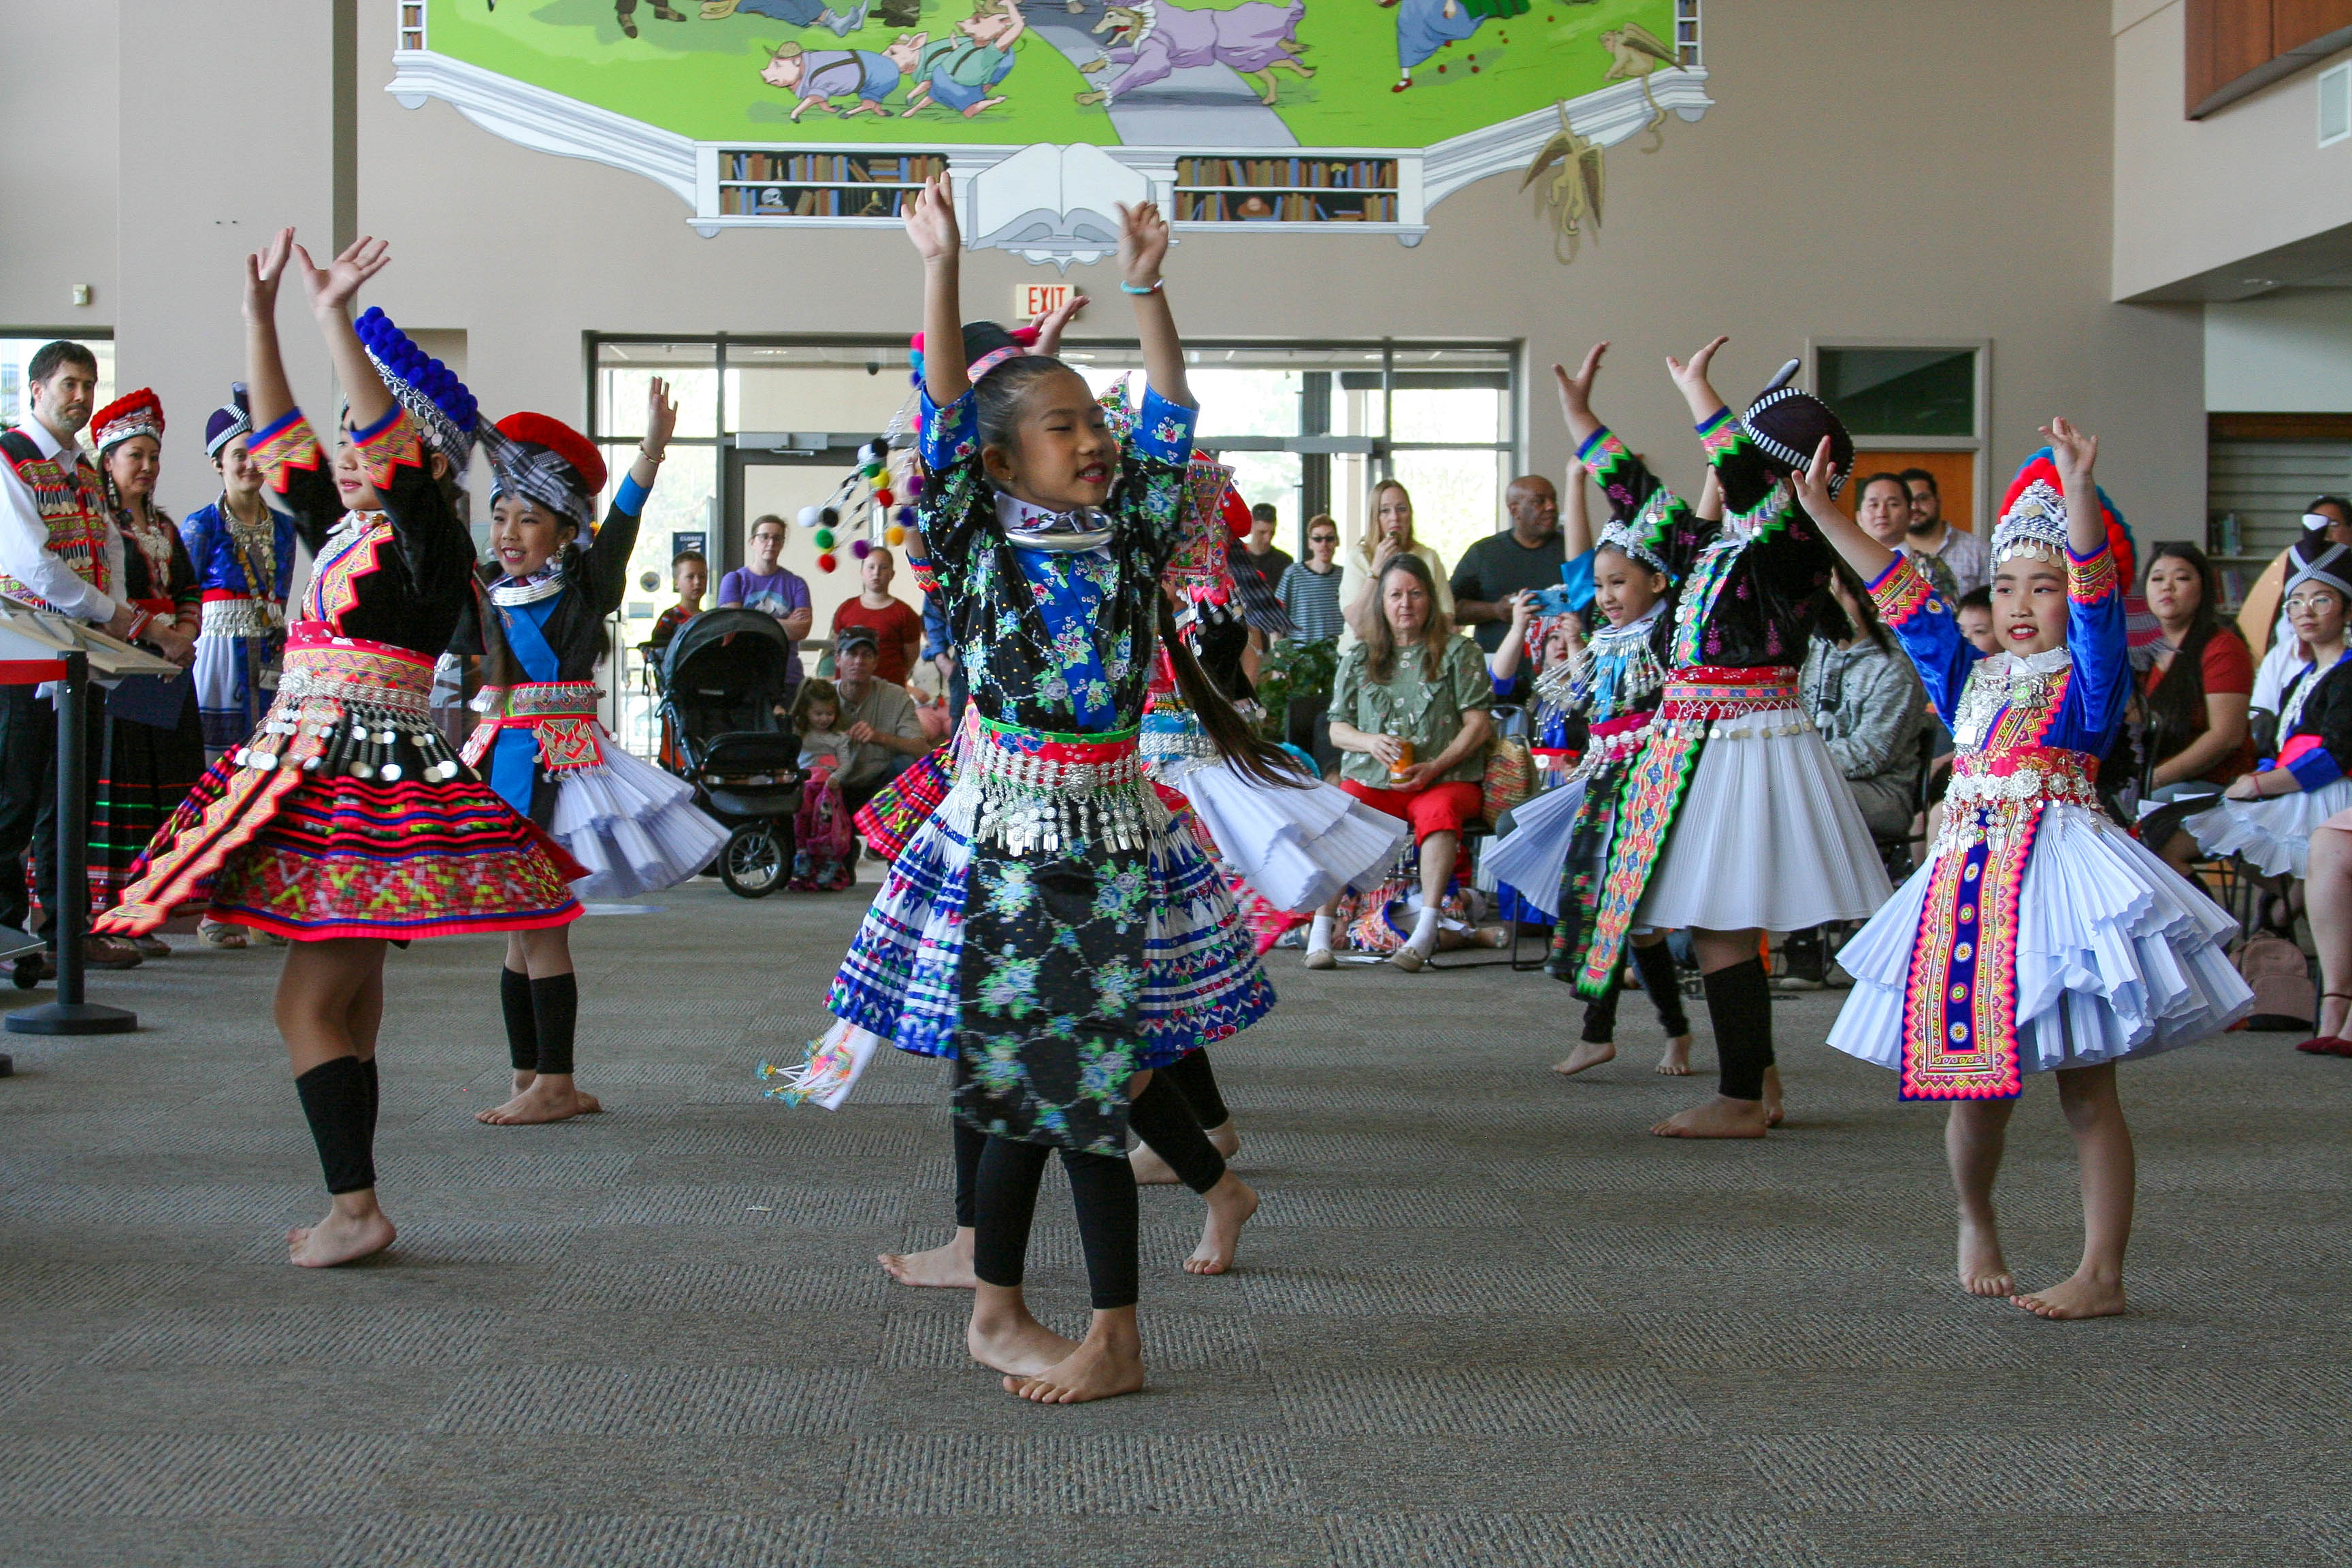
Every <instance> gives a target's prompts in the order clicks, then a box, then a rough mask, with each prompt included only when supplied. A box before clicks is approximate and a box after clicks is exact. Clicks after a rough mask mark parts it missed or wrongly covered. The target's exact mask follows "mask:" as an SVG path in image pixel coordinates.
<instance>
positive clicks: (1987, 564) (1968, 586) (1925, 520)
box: [1899, 468, 1992, 594]
mask: <svg viewBox="0 0 2352 1568" xmlns="http://www.w3.org/2000/svg"><path fill="white" fill-rule="evenodd" d="M1899 477H1900V478H1901V479H1902V480H1903V488H1904V489H1906V490H1908V491H1909V492H1910V495H1911V536H1910V537H1909V538H1908V539H1906V540H1905V541H1904V542H1903V545H1904V548H1905V549H1906V550H1908V551H1909V552H1911V553H1912V554H1914V555H1932V556H1934V557H1935V558H1936V559H1937V560H1938V561H1941V562H1942V563H1944V565H1945V567H1946V568H1947V569H1948V570H1949V571H1950V573H1951V574H1952V582H1953V584H1955V585H1956V586H1957V587H1958V589H1959V591H1960V592H1961V593H1963V594H1966V593H1970V592H1972V591H1974V590H1975V589H1978V588H1981V587H1984V586H1986V585H1987V584H1990V583H1991V581H1992V556H1991V554H1990V552H1988V551H1987V550H1986V549H1985V542H1984V541H1983V540H1981V539H1979V538H1978V537H1977V536H1976V535H1975V534H1973V533H1970V532H1969V531H1968V530H1967V529H1964V528H1954V527H1953V526H1952V525H1951V524H1950V523H1949V522H1948V521H1945V520H1944V497H1943V494H1942V492H1940V491H1939V490H1937V489H1936V476H1935V475H1933V474H1931V473H1929V472H1928V471H1927V469H1925V468H1906V469H1904V470H1903V472H1902V474H1901V475H1900V476H1899Z"/></svg>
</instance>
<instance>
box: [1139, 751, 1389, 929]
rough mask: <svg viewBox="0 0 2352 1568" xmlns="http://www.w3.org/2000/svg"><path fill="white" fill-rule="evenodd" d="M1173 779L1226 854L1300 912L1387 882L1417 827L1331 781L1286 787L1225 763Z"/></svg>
mask: <svg viewBox="0 0 2352 1568" xmlns="http://www.w3.org/2000/svg"><path fill="white" fill-rule="evenodd" d="M1167 782H1168V783H1169V784H1171V786H1172V787H1174V788H1176V789H1178V790H1181V791H1182V792H1183V795H1184V798H1185V799H1186V800H1188V801H1190V802H1192V811H1193V814H1194V815H1195V816H1198V817H1199V818H1200V819H1201V825H1202V826H1203V827H1206V828H1207V829H1208V830H1209V837H1212V838H1213V839H1214V840H1216V845H1217V853H1218V855H1219V856H1220V857H1222V858H1223V859H1224V861H1225V862H1226V863H1227V864H1228V865H1230V866H1231V867H1233V868H1234V870H1236V871H1238V872H1240V873H1241V877H1242V879H1243V880H1244V881H1245V882H1247V883H1248V884H1249V885H1250V886H1251V887H1253V888H1255V889H1257V892H1258V894H1259V896H1261V897H1262V898H1264V899H1265V901H1266V902H1267V903H1269V904H1272V905H1273V906H1274V907H1275V908H1276V909H1278V910H1288V911H1290V912H1291V913H1293V914H1298V913H1303V912H1305V911H1306V910H1312V909H1317V908H1319V907H1320V906H1322V905H1323V904H1326V903H1328V902H1329V901H1330V900H1333V899H1335V898H1337V897H1338V896H1339V894H1340V893H1342V892H1344V891H1346V890H1347V889H1349V888H1357V889H1369V888H1372V887H1375V886H1377V885H1379V883H1380V882H1381V880H1382V879H1384V878H1385V877H1386V876H1387V875H1388V872H1389V869H1390V868H1391V867H1393V866H1394V865H1395V864H1396V863H1397V861H1398V859H1399V858H1401V857H1402V855H1403V854H1404V850H1405V846H1406V845H1407V844H1408V843H1410V842H1411V840H1412V826H1411V825H1409V824H1407V823H1405V822H1403V821H1402V820H1400V819H1399V818H1396V817H1393V816H1389V815H1387V814H1386V813H1384V812H1378V811H1374V810H1373V809H1372V808H1371V807H1370V806H1368V805H1364V804H1363V803H1362V802H1361V801H1359V800H1357V799H1356V798H1355V797H1354V796H1353V795H1349V794H1348V793H1347V792H1346V791H1344V790H1338V789H1334V788H1332V787H1331V786H1330V785H1329V784H1314V785H1312V786H1311V787H1309V788H1307V789H1282V788H1278V787H1276V786H1275V785H1273V784H1260V783H1258V782H1257V781H1256V780H1255V779H1253V778H1250V777H1248V776H1247V775H1246V774H1244V773H1240V772H1238V771H1237V770H1235V769H1234V767H1233V766H1231V765H1230V764H1229V763H1223V762H1212V763H1203V764H1202V765H1201V766H1198V767H1193V768H1188V769H1186V770H1185V771H1184V772H1183V773H1180V774H1178V775H1177V776H1175V777H1174V778H1171V779H1169V780H1168V781H1167Z"/></svg>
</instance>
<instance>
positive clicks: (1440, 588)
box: [1339, 479, 1454, 653]
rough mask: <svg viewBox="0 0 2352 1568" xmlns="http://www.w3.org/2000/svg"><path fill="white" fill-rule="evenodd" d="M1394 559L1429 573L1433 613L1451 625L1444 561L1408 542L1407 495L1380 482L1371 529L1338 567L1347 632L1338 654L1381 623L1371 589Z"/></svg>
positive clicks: (1395, 483) (1409, 507) (1375, 491)
mask: <svg viewBox="0 0 2352 1568" xmlns="http://www.w3.org/2000/svg"><path fill="white" fill-rule="evenodd" d="M1398 555H1412V556H1415V557H1417V558H1419V560H1420V562H1421V563H1422V564H1423V566H1425V567H1427V568H1428V569H1429V580H1430V581H1431V582H1432V583H1433V584H1436V587H1437V605H1436V611H1437V613H1438V614H1439V615H1441V616H1444V617H1445V618H1446V622H1447V624H1448V625H1449V626H1450V625H1451V624H1452V623H1453V619H1454V590H1453V589H1451V588H1450V587H1448V586H1447V585H1446V578H1445V558H1444V556H1442V555H1440V554H1438V552H1437V546H1435V545H1433V544H1423V543H1421V542H1419V541H1418V540H1416V539H1414V537H1413V532H1412V491H1410V490H1408V489H1405V488H1404V486H1403V485H1402V484H1401V483H1399V482H1398V481H1397V480H1395V479H1382V480H1381V482H1380V483H1378V484H1376V485H1374V486H1373V487H1372V521H1371V527H1370V530H1368V531H1366V533H1365V535H1364V537H1363V539H1362V540H1361V541H1360V542H1358V543H1357V545H1356V547H1355V548H1354V549H1353V550H1350V551H1349V552H1348V554H1347V558H1346V559H1345V560H1344V561H1343V562H1341V563H1340V571H1341V573H1342V575H1341V577H1340V579H1339V611H1340V614H1342V615H1344V616H1346V617H1347V626H1348V629H1347V630H1346V631H1345V632H1343V633H1342V634H1341V635H1340V637H1339V651H1340V652H1342V653H1345V652H1346V651H1347V650H1348V649H1349V648H1350V647H1354V646H1355V643H1356V639H1357V638H1359V637H1369V636H1370V631H1369V629H1368V628H1370V626H1372V625H1373V623H1375V622H1377V621H1378V620H1379V619H1380V618H1381V606H1380V595H1379V594H1378V593H1377V592H1376V587H1377V584H1379V582H1380V578H1381V574H1382V573H1384V572H1386V571H1387V570H1388V564H1389V562H1390V561H1391V559H1393V558H1394V557H1396V556H1398Z"/></svg>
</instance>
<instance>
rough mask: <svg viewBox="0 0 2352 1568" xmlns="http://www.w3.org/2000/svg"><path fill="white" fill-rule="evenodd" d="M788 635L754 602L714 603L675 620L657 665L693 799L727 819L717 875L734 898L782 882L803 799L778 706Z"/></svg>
mask: <svg viewBox="0 0 2352 1568" xmlns="http://www.w3.org/2000/svg"><path fill="white" fill-rule="evenodd" d="M792 651H793V645H792V639H791V638H790V637H786V636H785V635H784V628H783V627H782V626H778V625H777V624H776V621H775V617H773V616H766V615H762V614H761V613H760V612H759V611H757V610H741V609H732V610H712V611H710V612H709V613H708V614H706V615H700V616H696V617H695V618H694V619H692V620H690V621H688V622H687V624H686V625H685V626H681V627H679V628H678V633H677V636H676V637H672V638H671V639H670V644H669V647H668V650H667V652H665V653H664V654H663V656H662V659H661V663H660V665H659V667H658V669H657V677H658V679H659V682H660V686H661V716H662V722H663V723H664V724H665V725H666V726H667V728H668V731H669V733H670V738H671V742H672V747H673V755H674V758H675V765H676V769H677V773H678V776H680V777H681V778H683V779H685V780H686V781H687V782H688V783H689V784H692V785H694V799H695V804H696V805H699V806H701V807H702V809H703V810H705V811H707V812H709V814H710V815H711V816H715V817H717V818H718V819H719V821H721V822H724V823H728V824H730V825H731V826H733V828H734V831H733V832H732V833H730V835H728V838H727V846H726V847H725V848H723V849H721V850H720V851H719V880H720V881H722V882H724V883H726V884H727V890H728V891H729V892H730V893H733V894H735V895H736V896H737V897H739V898H745V899H761V898H765V897H767V896H768V895H769V894H770V893H772V892H774V891H775V890H776V889H778V888H781V887H782V886H783V885H784V879H785V878H786V877H787V876H789V875H790V873H791V871H792V865H793V813H794V812H796V811H798V810H799V809H800V805H801V785H802V784H803V783H804V782H806V781H805V775H803V773H802V772H801V770H800V753H801V745H800V740H799V738H798V737H797V736H795V735H793V733H792V728H791V725H790V723H789V721H786V720H784V719H782V718H781V717H779V716H778V715H777V713H776V709H777V707H778V706H779V705H780V704H781V703H782V701H783V700H784V671H785V669H786V668H787V663H788V661H789V660H790V658H791V657H792Z"/></svg>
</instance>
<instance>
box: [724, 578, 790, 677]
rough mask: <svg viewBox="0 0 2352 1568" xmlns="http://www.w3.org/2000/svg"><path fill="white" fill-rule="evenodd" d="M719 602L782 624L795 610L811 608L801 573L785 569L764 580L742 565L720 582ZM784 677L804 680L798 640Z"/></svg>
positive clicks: (785, 667) (786, 665)
mask: <svg viewBox="0 0 2352 1568" xmlns="http://www.w3.org/2000/svg"><path fill="white" fill-rule="evenodd" d="M719 603H720V604H722V605H742V606H743V607H744V608H745V609H747V610H758V611H759V612H761V614H762V615H769V616H775V617H776V619H778V620H780V621H781V620H782V619H783V618H784V617H785V616H789V615H791V614H792V613H793V611H794V610H805V609H807V608H809V590H808V584H807V583H805V582H803V580H802V579H801V576H800V574H798V573H796V572H787V571H785V570H784V569H783V568H782V567H781V566H780V567H778V568H777V569H776V570H775V571H773V572H771V573H769V574H767V575H766V576H764V577H763V576H761V574H758V573H757V572H754V571H752V570H751V568H750V567H749V566H738V567H737V568H735V570H734V571H732V572H730V573H729V574H727V575H726V576H724V577H721V578H720V579H719ZM784 675H785V679H788V680H794V681H797V680H798V679H800V678H801V652H800V644H799V642H798V641H797V640H796V641H794V643H793V652H792V657H791V658H790V659H789V660H788V661H787V662H786V664H785V665H784Z"/></svg>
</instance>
